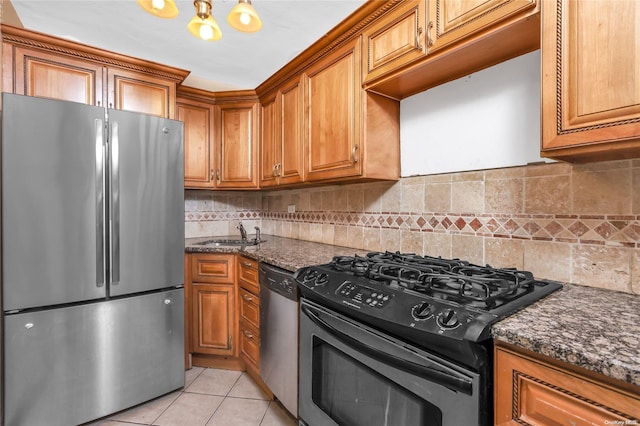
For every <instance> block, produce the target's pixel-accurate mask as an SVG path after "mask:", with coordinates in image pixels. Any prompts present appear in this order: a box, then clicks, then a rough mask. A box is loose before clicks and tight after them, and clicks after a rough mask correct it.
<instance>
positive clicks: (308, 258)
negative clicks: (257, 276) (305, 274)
mask: <svg viewBox="0 0 640 426" xmlns="http://www.w3.org/2000/svg"><path fill="white" fill-rule="evenodd" d="M212 238H238V237H237V236H231V237H225V236H221V237H206V238H187V239H186V240H185V251H186V252H187V253H238V252H239V253H242V254H243V255H245V256H247V257H250V258H252V259H255V260H257V261H259V262H265V263H269V264H271V265H275V266H278V267H280V268H283V269H286V270H288V271H291V272H294V271H296V270H298V269H300V268H302V267H303V266H309V265H319V264H322V263H329V262H330V261H331V259H332V258H333V256H353V255H354V254H356V253H357V254H361V255H364V254H366V253H367V252H366V251H363V250H358V249H354V248H349V247H340V246H334V245H330V244H322V243H314V242H311V241H303V240H294V239H291V238H283V237H275V236H273V235H264V234H263V235H262V239H263V240H264V242H263V243H260V244H259V245H256V246H241V247H237V246H236V247H234V246H222V247H215V246H212V245H198V244H197V243H199V242H202V241H207V240H211V239H212Z"/></svg>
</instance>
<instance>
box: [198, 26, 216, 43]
mask: <svg viewBox="0 0 640 426" xmlns="http://www.w3.org/2000/svg"><path fill="white" fill-rule="evenodd" d="M200 38H201V39H203V40H211V39H212V38H213V29H212V28H211V27H210V26H208V25H200Z"/></svg>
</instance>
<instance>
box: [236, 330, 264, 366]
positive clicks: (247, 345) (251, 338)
mask: <svg viewBox="0 0 640 426" xmlns="http://www.w3.org/2000/svg"><path fill="white" fill-rule="evenodd" d="M240 358H242V359H243V360H244V361H245V362H246V363H247V367H249V368H252V369H253V370H254V371H255V372H256V373H259V372H260V334H259V333H258V330H257V329H256V328H254V327H252V326H251V325H249V324H248V323H246V322H245V321H240Z"/></svg>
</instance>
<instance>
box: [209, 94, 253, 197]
mask: <svg viewBox="0 0 640 426" xmlns="http://www.w3.org/2000/svg"><path fill="white" fill-rule="evenodd" d="M215 110H216V115H217V118H216V120H217V122H218V123H220V126H219V128H218V129H217V131H218V135H217V140H218V146H219V153H220V156H219V164H218V169H217V170H216V187H217V188H225V189H234V188H235V189H244V188H246V189H251V188H257V187H258V173H257V159H258V157H257V155H256V148H257V146H258V145H257V121H258V102H257V100H255V101H250V102H237V103H236V102H232V103H229V104H221V105H216V106H215Z"/></svg>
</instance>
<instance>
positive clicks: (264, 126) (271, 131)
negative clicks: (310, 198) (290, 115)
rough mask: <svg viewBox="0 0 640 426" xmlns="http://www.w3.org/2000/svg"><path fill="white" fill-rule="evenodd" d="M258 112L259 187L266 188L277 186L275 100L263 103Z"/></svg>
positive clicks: (277, 157) (277, 140)
mask: <svg viewBox="0 0 640 426" xmlns="http://www.w3.org/2000/svg"><path fill="white" fill-rule="evenodd" d="M260 112H261V121H260V147H261V149H260V187H261V188H266V187H269V186H275V185H277V184H278V162H279V159H280V156H279V150H278V148H279V146H280V144H279V135H278V120H277V117H278V107H277V105H276V98H275V97H274V98H273V99H270V100H267V101H265V102H264V103H263V104H262V106H261V108H260Z"/></svg>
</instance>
